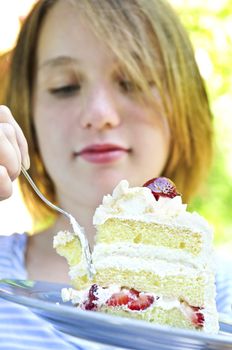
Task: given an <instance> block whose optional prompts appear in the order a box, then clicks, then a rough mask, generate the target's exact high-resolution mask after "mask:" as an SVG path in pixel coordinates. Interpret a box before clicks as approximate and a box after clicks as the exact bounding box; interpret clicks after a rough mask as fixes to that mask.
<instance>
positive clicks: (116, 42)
mask: <svg viewBox="0 0 232 350" xmlns="http://www.w3.org/2000/svg"><path fill="white" fill-rule="evenodd" d="M57 1H64V0H40V1H38V3H37V4H36V6H35V7H34V9H33V10H32V12H31V13H30V15H29V16H28V18H27V19H26V21H25V23H24V25H23V27H22V30H21V33H20V36H19V39H18V42H17V45H16V47H15V50H14V53H13V58H12V64H11V74H10V79H9V86H8V95H7V99H6V104H7V105H8V106H9V107H10V108H11V110H12V112H13V115H14V116H15V117H16V119H17V121H18V123H19V124H20V125H21V127H22V128H23V130H24V133H25V136H26V138H27V140H28V143H29V152H30V158H31V167H30V174H31V176H32V177H33V179H34V181H35V182H36V184H37V186H38V187H39V188H40V190H41V191H42V192H43V193H44V195H45V196H46V197H47V198H49V199H50V200H51V201H52V202H54V203H56V194H55V188H54V185H53V183H52V181H51V179H50V178H49V176H48V174H47V173H46V169H45V168H44V165H43V162H42V159H41V156H40V153H39V149H38V145H37V140H36V134H35V131H34V126H33V118H32V114H33V110H32V94H33V84H34V73H35V67H36V46H37V41H38V36H39V31H40V28H41V26H42V24H43V20H44V18H45V16H46V14H47V13H48V11H50V10H51V8H52V6H54V4H56V3H57ZM65 1H67V0H65ZM70 4H72V5H73V6H78V9H79V10H80V11H83V14H84V15H85V16H86V17H87V18H88V19H89V21H88V23H89V24H90V25H92V26H93V28H94V31H95V33H97V35H99V36H100V37H101V40H103V41H104V42H105V43H106V44H107V45H108V46H109V47H110V49H111V50H113V52H114V53H115V55H116V56H117V58H118V59H119V61H120V62H121V63H122V65H123V66H124V67H125V71H126V72H127V74H128V75H129V76H130V77H131V79H132V80H133V81H134V83H135V86H138V87H139V89H138V90H140V91H141V90H142V91H143V92H144V94H145V95H146V96H147V98H150V99H151V98H152V97H151V94H150V89H149V87H150V84H151V83H152V84H154V85H155V86H156V88H157V89H158V92H159V94H160V96H161V99H162V102H163V105H164V108H165V111H166V115H167V119H168V123H169V128H170V132H171V147H170V154H169V158H168V161H167V164H166V166H165V168H164V170H163V173H162V174H161V175H164V176H167V177H169V178H171V179H172V180H173V181H174V182H175V183H176V186H177V188H178V190H179V192H181V193H182V195H183V198H184V200H185V201H188V200H189V199H190V197H191V196H192V195H193V194H194V193H195V192H196V190H197V188H198V186H199V184H200V183H201V182H202V180H203V179H204V177H205V176H206V174H207V171H208V169H209V166H210V162H211V158H212V137H213V131H212V129H213V127H212V124H213V123H212V115H211V112H210V108H209V103H208V98H207V94H206V90H205V86H204V82H203V80H202V78H201V76H200V73H199V70H198V67H197V64H196V62H195V58H194V52H193V49H192V46H191V43H190V41H189V38H188V35H187V34H186V31H185V29H184V28H183V26H182V24H181V23H180V21H179V19H178V17H177V16H176V14H175V12H174V11H173V10H172V8H171V7H170V5H169V4H168V3H167V2H165V0H127V1H125V0H117V1H115V0H70ZM138 95H139V94H138ZM154 161H155V159H154ZM20 185H21V189H22V192H23V195H24V198H25V201H26V204H27V206H28V207H29V210H30V212H31V213H32V217H33V218H34V222H35V224H36V225H38V224H40V223H41V222H43V221H44V220H46V219H48V218H49V217H51V215H54V213H51V212H50V210H49V208H48V207H46V206H45V205H44V204H43V203H41V202H40V200H39V199H38V198H37V197H36V196H35V195H34V194H33V192H32V190H31V188H28V184H27V183H26V182H25V181H24V179H23V178H21V179H20Z"/></svg>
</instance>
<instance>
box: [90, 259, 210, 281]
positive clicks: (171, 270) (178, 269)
mask: <svg viewBox="0 0 232 350" xmlns="http://www.w3.org/2000/svg"><path fill="white" fill-rule="evenodd" d="M94 266H95V269H96V271H99V270H104V269H109V270H110V269H113V268H115V269H119V270H123V271H125V270H130V271H135V272H139V271H147V272H152V273H155V274H157V275H159V276H160V277H165V276H178V275H182V276H188V277H189V278H191V277H196V276H199V275H202V273H203V272H202V271H200V270H198V269H195V268H193V267H191V266H188V265H183V264H182V263H180V262H175V263H174V262H169V261H165V260H161V259H156V260H155V263H154V261H151V260H150V259H144V258H143V257H139V258H131V257H125V256H120V255H118V256H106V257H101V258H100V259H98V260H94ZM209 274H210V273H209V271H207V273H206V276H207V275H209Z"/></svg>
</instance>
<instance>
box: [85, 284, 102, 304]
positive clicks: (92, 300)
mask: <svg viewBox="0 0 232 350" xmlns="http://www.w3.org/2000/svg"><path fill="white" fill-rule="evenodd" d="M98 288H99V287H98V285H97V284H93V285H92V286H91V288H90V289H89V293H88V299H87V300H86V301H85V302H84V303H83V308H84V309H85V310H97V304H96V301H97V300H98V296H97V291H98Z"/></svg>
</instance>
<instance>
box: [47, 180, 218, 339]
mask: <svg viewBox="0 0 232 350" xmlns="http://www.w3.org/2000/svg"><path fill="white" fill-rule="evenodd" d="M93 222H94V225H95V226H96V229H97V234H96V244H95V247H94V250H93V253H92V260H93V264H94V268H95V274H94V278H93V280H91V281H90V280H89V278H88V276H87V272H86V270H85V269H84V268H83V266H85V265H84V264H83V258H84V257H83V256H82V254H81V247H80V243H79V239H78V237H77V236H76V235H75V234H70V233H63V232H60V233H58V234H57V236H56V237H55V240H54V247H55V248H56V249H57V252H58V253H59V254H60V255H63V256H65V257H66V258H67V260H68V263H69V265H70V278H71V281H72V284H73V286H74V288H75V289H66V290H64V291H63V292H62V295H63V299H64V300H72V302H73V303H74V304H75V305H76V306H77V307H79V308H82V309H86V310H96V311H102V312H107V313H111V314H114V315H120V316H127V317H132V318H137V319H142V320H146V321H149V322H153V323H156V324H162V325H171V326H174V327H181V328H188V329H197V330H203V331H206V332H209V333H217V332H218V316H217V311H216V305H215V282H214V268H213V261H212V260H213V252H212V238H213V233H212V229H211V228H210V226H209V225H208V223H207V222H206V221H205V220H204V219H203V218H202V217H201V216H199V215H198V214H197V213H190V212H187V211H186V205H185V204H182V200H181V196H180V195H179V194H178V193H177V191H176V188H175V185H174V184H173V183H172V182H171V181H170V180H168V179H166V178H156V179H152V180H151V181H149V182H147V183H146V184H145V185H144V187H134V188H130V187H129V184H128V182H127V181H126V180H122V181H121V182H120V183H119V185H118V186H117V187H116V188H115V189H114V191H113V194H112V196H111V195H107V196H105V197H104V198H103V203H102V204H101V205H100V206H99V207H98V208H97V210H96V212H95V215H94V218H93Z"/></svg>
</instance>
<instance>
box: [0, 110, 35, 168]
mask: <svg viewBox="0 0 232 350" xmlns="http://www.w3.org/2000/svg"><path fill="white" fill-rule="evenodd" d="M0 122H2V123H10V124H12V125H13V127H14V128H15V132H16V139H17V143H18V146H19V149H20V153H21V157H22V163H23V165H24V167H25V168H26V169H28V168H29V167H30V158H29V153H28V144H27V140H26V138H25V136H24V134H23V132H22V129H21V128H20V126H19V125H18V123H17V122H16V120H15V119H14V117H13V116H12V114H11V111H10V110H9V108H8V107H6V106H4V105H0Z"/></svg>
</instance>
